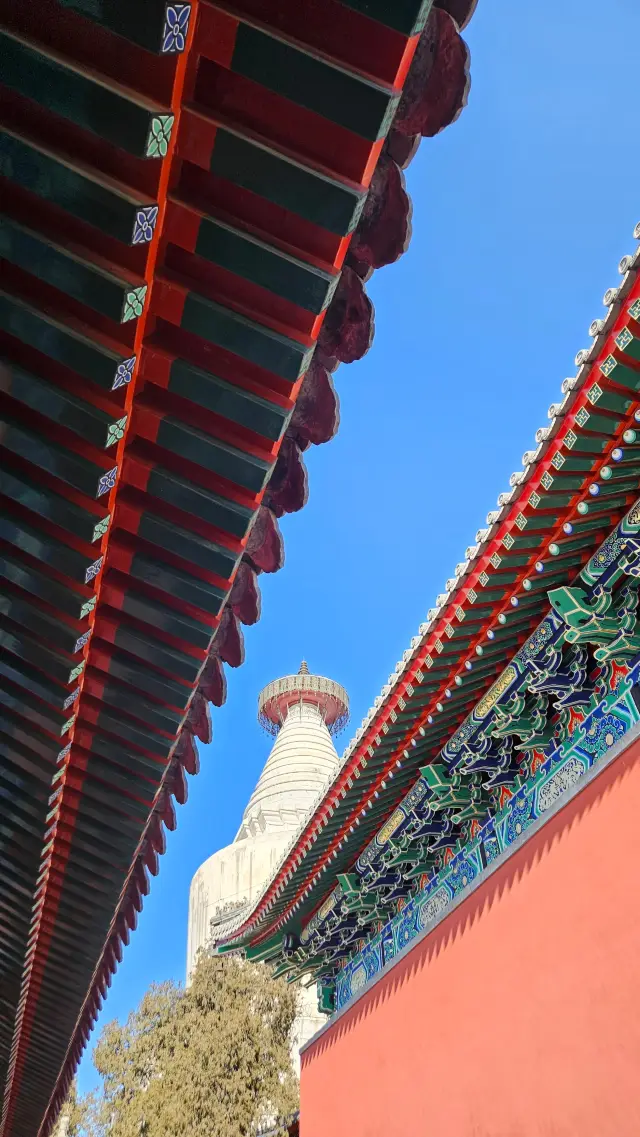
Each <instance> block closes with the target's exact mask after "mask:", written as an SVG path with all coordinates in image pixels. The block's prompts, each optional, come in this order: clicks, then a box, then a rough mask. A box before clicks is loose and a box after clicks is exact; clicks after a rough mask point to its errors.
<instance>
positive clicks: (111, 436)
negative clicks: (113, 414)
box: [106, 415, 127, 446]
mask: <svg viewBox="0 0 640 1137" xmlns="http://www.w3.org/2000/svg"><path fill="white" fill-rule="evenodd" d="M126 425H127V416H126V415H125V416H124V418H119V419H116V421H115V422H112V423H110V424H109V429H108V430H107V441H106V445H107V446H113V444H114V442H119V441H120V439H121V438H124V431H125V427H126Z"/></svg>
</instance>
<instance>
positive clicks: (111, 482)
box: [96, 466, 118, 497]
mask: <svg viewBox="0 0 640 1137" xmlns="http://www.w3.org/2000/svg"><path fill="white" fill-rule="evenodd" d="M117 476H118V467H117V466H114V467H113V469H112V470H107V472H106V474H103V475H102V477H101V478H100V481H99V482H98V491H97V493H96V497H102V495H103V494H104V493H109V490H112V489H113V487H114V486H115V484H116V478H117Z"/></svg>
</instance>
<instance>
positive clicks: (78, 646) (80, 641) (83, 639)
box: [73, 628, 91, 655]
mask: <svg viewBox="0 0 640 1137" xmlns="http://www.w3.org/2000/svg"><path fill="white" fill-rule="evenodd" d="M90 636H91V628H89V631H88V632H83V634H82V635H81V636H78V638H77V640H76V642H75V646H74V649H73V654H74V655H75V653H76V652H77V651H82V648H83V647H84V645H85V644H86V643H88V642H89V639H90Z"/></svg>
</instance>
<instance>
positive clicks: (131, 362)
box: [111, 355, 136, 391]
mask: <svg viewBox="0 0 640 1137" xmlns="http://www.w3.org/2000/svg"><path fill="white" fill-rule="evenodd" d="M135 365H136V357H135V355H132V356H131V358H130V359H123V360H122V363H119V364H118V366H117V367H116V373H115V375H114V378H113V383H112V384H111V390H112V391H117V389H118V387H126V385H127V383H130V382H131V378H132V376H133V369H134V367H135Z"/></svg>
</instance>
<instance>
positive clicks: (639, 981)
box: [301, 741, 640, 1137]
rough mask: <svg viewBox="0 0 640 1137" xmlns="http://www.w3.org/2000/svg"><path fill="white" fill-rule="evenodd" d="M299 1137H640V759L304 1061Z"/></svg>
mask: <svg viewBox="0 0 640 1137" xmlns="http://www.w3.org/2000/svg"><path fill="white" fill-rule="evenodd" d="M301 1137H640V741H638V742H634V743H633V744H632V745H631V746H630V747H629V749H628V750H627V751H626V752H625V753H624V754H622V755H621V756H620V757H618V758H617V759H616V760H615V761H613V762H612V763H611V765H610V766H609V767H608V768H607V769H605V770H604V771H603V772H602V773H601V774H600V775H599V776H598V777H597V778H596V779H595V780H594V781H593V782H591V784H590V785H588V786H586V787H585V789H584V790H583V791H582V792H581V793H580V794H578V795H577V796H576V797H575V798H574V799H573V801H572V802H571V803H570V804H569V805H567V806H566V807H565V808H564V809H563V810H561V811H560V812H559V813H558V814H557V815H556V816H555V817H553V818H551V819H550V820H549V821H548V822H547V823H546V825H545V826H543V828H542V829H541V830H540V831H539V832H538V833H536V834H535V835H534V836H533V837H532V838H531V839H530V840H529V841H528V842H527V844H526V845H524V846H523V847H522V848H521V849H520V850H519V851H518V852H517V853H515V854H513V855H512V857H511V858H510V860H509V861H508V862H506V863H505V864H504V865H503V866H502V867H501V868H500V869H498V870H497V871H496V872H495V873H494V875H493V876H491V877H490V878H489V879H487V880H486V881H485V882H484V883H483V884H482V885H481V886H480V887H479V888H478V889H477V890H476V892H474V893H473V894H472V895H471V896H470V897H469V898H468V899H467V900H466V901H464V903H463V904H461V905H460V906H459V907H458V908H457V909H456V910H455V911H454V912H452V914H451V915H450V916H449V917H447V918H446V919H445V920H443V921H442V923H441V924H439V925H438V927H437V928H435V929H434V930H433V931H432V932H431V933H430V934H429V935H428V936H427V937H426V938H425V939H423V940H422V941H421V942H420V943H419V944H418V945H417V946H416V947H415V948H413V950H412V951H411V952H409V954H408V955H406V956H405V957H403V958H402V959H401V960H400V961H399V962H398V963H397V964H396V966H395V967H393V968H392V969H391V970H390V972H388V973H387V974H386V975H385V976H384V977H383V978H382V979H381V980H380V981H379V982H378V983H377V984H376V985H375V986H374V987H373V988H372V989H371V990H370V991H369V992H367V993H366V994H365V995H363V996H362V997H361V998H360V999H359V1000H358V1001H357V1002H356V1003H354V1005H353V1007H352V1008H351V1009H349V1010H348V1011H347V1012H346V1014H345V1015H344V1016H343V1017H342V1018H340V1019H339V1020H338V1021H337V1022H336V1023H335V1025H334V1026H333V1027H332V1028H331V1029H330V1030H328V1031H327V1032H326V1033H325V1034H324V1035H323V1036H321V1037H320V1038H319V1039H318V1040H317V1042H315V1043H313V1044H312V1045H311V1047H310V1048H309V1049H308V1050H307V1051H306V1052H305V1053H304V1054H303V1061H302V1075H301Z"/></svg>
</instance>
